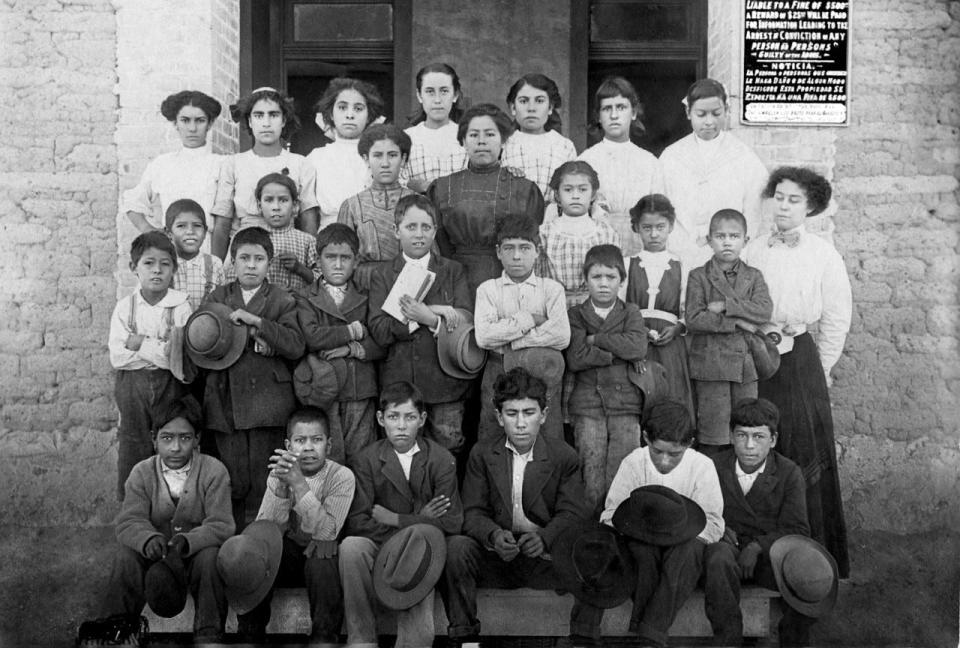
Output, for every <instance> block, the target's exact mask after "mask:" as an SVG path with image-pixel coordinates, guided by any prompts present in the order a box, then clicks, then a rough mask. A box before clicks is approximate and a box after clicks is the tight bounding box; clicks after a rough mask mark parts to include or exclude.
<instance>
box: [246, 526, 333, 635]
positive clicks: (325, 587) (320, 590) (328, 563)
mask: <svg viewBox="0 0 960 648" xmlns="http://www.w3.org/2000/svg"><path fill="white" fill-rule="evenodd" d="M303 550H304V547H301V546H300V545H298V544H297V543H296V542H294V541H293V540H291V539H290V537H289V536H284V538H283V556H282V557H281V558H280V568H279V570H278V571H277V578H276V580H275V581H274V583H273V587H271V588H270V591H269V592H267V596H266V598H264V599H263V601H261V602H260V604H259V605H257V607H255V608H253V609H252V610H251V611H250V612H248V613H247V614H238V615H237V627H238V630H239V631H240V633H241V634H245V635H247V636H250V637H263V636H264V635H265V634H266V631H267V624H268V623H270V602H271V601H272V600H273V590H274V588H276V587H306V588H307V600H308V601H309V602H310V627H311V631H310V639H311V640H312V641H324V642H328V643H337V640H338V635H339V633H340V626H341V624H342V623H343V591H342V590H341V587H340V572H339V570H338V568H337V557H336V556H332V557H330V558H308V557H307V556H305V555H304V553H303Z"/></svg>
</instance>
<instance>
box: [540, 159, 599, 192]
mask: <svg viewBox="0 0 960 648" xmlns="http://www.w3.org/2000/svg"><path fill="white" fill-rule="evenodd" d="M574 174H580V175H585V176H587V178H588V179H589V180H590V186H591V187H593V193H597V191H599V190H600V176H598V175H597V170H596V169H594V168H593V167H592V166H590V163H589V162H584V161H583V160H570V161H568V162H564V163H563V164H561V165H560V166H558V167H557V168H556V170H555V171H554V172H553V175H552V176H550V185H549V187H550V188H551V189H553V190H554V191H560V183H561V182H563V176H565V175H574Z"/></svg>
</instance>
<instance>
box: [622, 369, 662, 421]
mask: <svg viewBox="0 0 960 648" xmlns="http://www.w3.org/2000/svg"><path fill="white" fill-rule="evenodd" d="M641 366H642V367H643V368H644V371H643V372H642V373H641V372H639V371H637V368H636V366H635V365H634V363H632V362H629V363H627V380H629V381H630V382H631V383H633V384H634V385H635V386H636V387H637V388H638V389H639V390H640V393H641V394H643V412H641V416H642V417H643V418H644V419H646V416H647V414H648V413H649V412H650V408H651V407H653V406H654V405H656V404H657V403H658V402H660V401H662V400H664V399H665V398H667V394H668V391H669V389H668V383H667V370H666V369H664V368H663V365H662V364H660V363H659V362H654V361H653V360H641Z"/></svg>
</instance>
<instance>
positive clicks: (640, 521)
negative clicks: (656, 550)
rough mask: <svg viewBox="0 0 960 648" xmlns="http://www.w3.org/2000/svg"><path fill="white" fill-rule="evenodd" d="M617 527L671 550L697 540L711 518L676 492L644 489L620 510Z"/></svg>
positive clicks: (618, 529)
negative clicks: (675, 546) (678, 545)
mask: <svg viewBox="0 0 960 648" xmlns="http://www.w3.org/2000/svg"><path fill="white" fill-rule="evenodd" d="M613 526H614V527H615V528H616V529H617V531H619V532H620V533H622V534H624V535H626V536H629V537H631V538H634V539H636V540H640V541H641V542H646V543H647V544H652V545H659V546H662V547H669V546H671V545H675V544H680V543H681V542H686V541H687V540H691V539H693V538H696V537H697V536H698V535H699V534H700V532H701V531H703V529H704V527H706V526H707V515H706V513H704V512H703V509H702V508H700V505H699V504H697V503H696V502H694V501H693V500H692V499H690V498H689V497H684V496H683V495H681V494H680V493H678V492H676V491H675V490H673V489H672V488H667V487H666V486H657V485H653V486H641V487H640V488H637V489H634V491H633V492H632V493H630V497H628V498H627V499H625V500H623V503H621V504H620V506H618V507H617V510H616V511H615V512H614V514H613Z"/></svg>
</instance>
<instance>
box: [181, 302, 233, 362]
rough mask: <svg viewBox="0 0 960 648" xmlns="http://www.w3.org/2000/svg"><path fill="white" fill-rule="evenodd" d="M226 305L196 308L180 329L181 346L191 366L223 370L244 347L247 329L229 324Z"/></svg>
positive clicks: (215, 304)
mask: <svg viewBox="0 0 960 648" xmlns="http://www.w3.org/2000/svg"><path fill="white" fill-rule="evenodd" d="M231 312H233V311H232V309H231V308H230V307H229V306H227V305H226V304H217V303H210V304H204V305H202V306H200V308H198V309H197V310H196V312H194V314H193V315H191V316H190V319H188V320H187V323H186V325H185V326H184V336H183V338H184V339H183V343H184V347H185V348H186V350H187V355H188V356H190V359H191V360H193V363H194V364H195V365H197V366H198V367H203V368H204V369H226V368H227V367H229V366H230V365H232V364H233V363H234V362H236V361H237V358H239V357H240V355H241V354H242V353H243V349H244V347H246V345H247V335H248V332H247V327H246V326H245V325H243V324H234V323H233V322H231V321H230V313H231Z"/></svg>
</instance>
